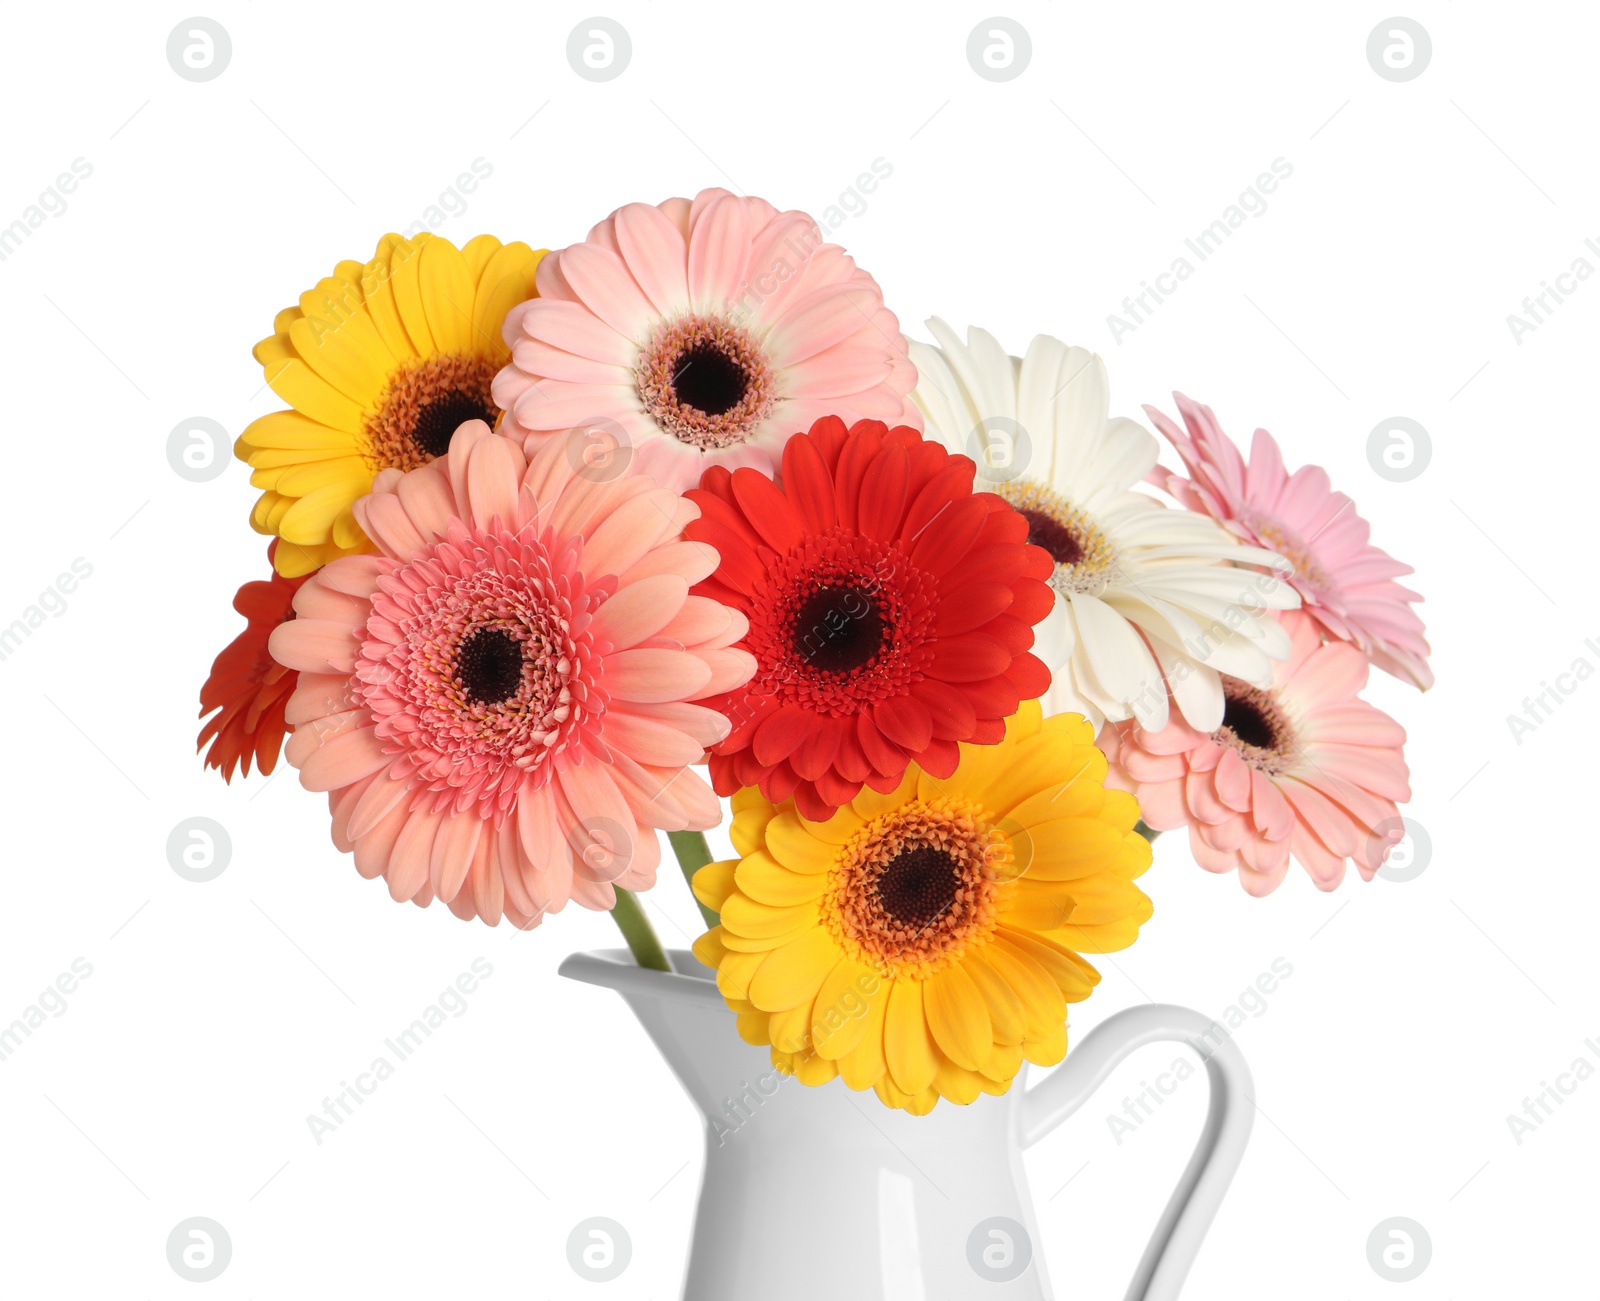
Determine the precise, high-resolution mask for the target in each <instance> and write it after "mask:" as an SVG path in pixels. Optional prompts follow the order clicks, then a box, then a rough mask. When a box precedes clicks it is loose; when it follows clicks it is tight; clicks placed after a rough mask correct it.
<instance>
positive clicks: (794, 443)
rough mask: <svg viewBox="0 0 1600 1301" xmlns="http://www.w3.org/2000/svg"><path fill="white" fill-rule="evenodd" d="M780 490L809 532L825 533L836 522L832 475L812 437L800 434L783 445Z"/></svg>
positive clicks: (837, 519)
mask: <svg viewBox="0 0 1600 1301" xmlns="http://www.w3.org/2000/svg"><path fill="white" fill-rule="evenodd" d="M820 423H821V421H818V424H820ZM840 427H841V428H842V427H843V422H842V421H841V422H840ZM783 491H784V493H785V495H786V496H787V497H788V498H789V500H790V502H791V503H792V504H793V505H794V507H795V509H796V510H797V511H799V513H800V518H801V519H803V520H804V521H805V525H806V528H807V529H809V530H810V531H811V532H813V533H825V532H827V531H828V530H829V529H831V528H832V527H833V526H834V525H835V524H837V523H838V522H839V517H838V515H837V514H836V513H835V512H834V509H833V476H832V475H831V474H829V473H828V466H827V463H826V462H825V461H824V460H823V459H822V453H821V452H819V451H818V450H817V443H816V440H815V439H812V438H807V437H806V436H805V435H801V436H800V437H798V438H791V439H790V440H789V441H788V442H787V443H785V444H784V445H783Z"/></svg>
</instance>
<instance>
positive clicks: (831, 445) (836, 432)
mask: <svg viewBox="0 0 1600 1301" xmlns="http://www.w3.org/2000/svg"><path fill="white" fill-rule="evenodd" d="M849 432H850V431H849V430H847V429H846V428H845V424H844V421H842V420H840V419H839V417H838V416H823V417H822V419H820V420H818V421H817V422H816V423H815V424H813V425H812V426H811V432H810V438H811V441H812V445H813V446H815V447H816V449H817V455H819V456H820V457H821V458H822V463H823V464H824V465H825V466H827V468H828V477H829V479H830V480H834V479H836V478H837V471H838V468H839V453H840V452H842V451H844V442H845V435H846V434H848V433H849ZM790 441H791V442H793V441H794V440H793V439H791V440H790Z"/></svg>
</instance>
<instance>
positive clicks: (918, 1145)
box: [561, 949, 1254, 1301]
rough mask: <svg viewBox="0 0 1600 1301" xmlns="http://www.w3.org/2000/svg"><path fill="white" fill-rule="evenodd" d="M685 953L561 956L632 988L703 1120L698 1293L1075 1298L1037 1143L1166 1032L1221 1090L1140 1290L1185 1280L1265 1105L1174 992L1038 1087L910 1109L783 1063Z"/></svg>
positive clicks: (643, 1020) (1156, 1294) (689, 1285)
mask: <svg viewBox="0 0 1600 1301" xmlns="http://www.w3.org/2000/svg"><path fill="white" fill-rule="evenodd" d="M671 957H672V962H673V965H674V968H675V970H674V971H673V972H671V973H666V972H659V971H650V970H646V969H644V968H641V967H639V966H637V965H636V964H635V963H634V961H633V958H632V956H631V955H630V954H629V953H628V952H627V950H625V949H618V950H606V951H601V952H595V953H578V954H573V955H572V956H571V957H569V958H568V959H566V961H565V962H563V963H562V966H561V973H562V974H563V975H565V976H569V977H571V978H572V979H575V980H581V981H584V982H587V983H589V984H594V985H601V986H604V987H606V988H610V989H614V990H616V991H617V992H618V993H619V994H621V995H622V997H623V998H624V999H625V1000H626V1001H627V1003H628V1005H629V1007H630V1008H631V1009H632V1010H633V1013H634V1015H635V1016H636V1017H637V1018H638V1019H639V1022H640V1024H641V1025H643V1027H644V1029H645V1031H646V1032H647V1033H648V1034H649V1036H650V1038H651V1040H652V1041H653V1042H654V1044H655V1046H656V1048H657V1050H658V1051H659V1052H660V1053H661V1055H662V1056H663V1057H664V1058H665V1059H666V1061H667V1064H668V1065H669V1066H670V1067H671V1069H672V1071H673V1073H674V1074H675V1075H676V1076H677V1077H678V1079H679V1081H680V1082H681V1083H682V1084H683V1087H684V1089H685V1090H686V1091H687V1092H688V1094H689V1097H690V1098H691V1099H692V1100H693V1101H694V1103H695V1105H696V1106H697V1107H698V1108H699V1110H700V1113H701V1116H702V1118H703V1120H704V1127H705V1145H706V1148H705V1167H704V1174H703V1177H702V1182H701V1187H700V1198H699V1205H698V1209H697V1211H696V1216H695V1228H694V1240H693V1242H692V1244H691V1246H690V1251H689V1262H688V1268H687V1275H686V1278H685V1281H684V1287H683V1293H682V1295H683V1297H684V1298H685V1301H750V1298H753V1297H759V1298H761V1299H762V1301H817V1299H818V1298H819V1297H823V1298H834V1299H836V1301H968V1299H969V1298H971V1299H973V1301H982V1299H989V1298H992V1299H993V1301H1050V1299H1051V1298H1058V1297H1059V1298H1060V1301H1068V1296H1069V1293H1067V1292H1059V1293H1058V1292H1056V1291H1053V1290H1052V1288H1051V1285H1050V1281H1049V1277H1048V1273H1047V1270H1046V1264H1045V1261H1044V1259H1043V1257H1042V1255H1041V1253H1040V1250H1039V1243H1040V1235H1039V1231H1038V1225H1037V1222H1036V1220H1035V1217H1034V1210H1033V1203H1032V1199H1031V1198H1030V1196H1029V1193H1028V1183H1027V1175H1026V1172H1025V1170H1024V1168H1023V1163H1022V1153H1023V1150H1024V1149H1025V1148H1026V1147H1028V1146H1029V1145H1031V1144H1032V1143H1035V1142H1037V1141H1038V1140H1039V1139H1040V1138H1042V1137H1044V1135H1046V1134H1047V1133H1049V1132H1050V1131H1051V1130H1052V1129H1054V1128H1055V1126H1056V1125H1058V1124H1059V1123H1060V1122H1061V1121H1062V1120H1064V1119H1065V1118H1066V1117H1067V1116H1069V1115H1070V1114H1072V1112H1073V1111H1075V1110H1077V1108H1078V1107H1079V1106H1080V1105H1081V1104H1082V1103H1083V1102H1084V1101H1085V1100H1086V1099H1087V1098H1088V1097H1089V1095H1090V1094H1091V1093H1092V1092H1093V1091H1094V1089H1095V1088H1096V1087H1097V1086H1098V1085H1099V1083H1100V1082H1101V1081H1102V1080H1103V1079H1104V1078H1105V1077H1106V1076H1107V1075H1108V1074H1109V1073H1110V1071H1111V1070H1112V1068H1113V1067H1114V1066H1115V1065H1116V1064H1117V1062H1119V1061H1121V1060H1122V1058H1124V1057H1125V1056H1127V1055H1128V1054H1129V1053H1130V1052H1132V1051H1133V1050H1134V1049H1136V1048H1138V1047H1140V1046H1142V1045H1144V1044H1147V1043H1153V1042H1158V1041H1175V1042H1180V1043H1186V1044H1189V1045H1190V1046H1191V1047H1193V1048H1195V1049H1196V1051H1198V1052H1199V1053H1200V1055H1201V1058H1202V1060H1204V1062H1205V1065H1206V1071H1207V1074H1208V1075H1209V1077H1210V1083H1211V1105H1210V1110H1209V1113H1208V1115H1207V1119H1206V1124H1205V1128H1204V1131H1203V1132H1202V1135H1201V1138H1200V1142H1199V1144H1198V1145H1197V1146H1196V1149H1195V1153H1194V1156H1193V1157H1192V1158H1191V1160H1190V1162H1189V1166H1188V1168H1187V1170H1186V1171H1185V1172H1184V1175H1183V1178H1182V1179H1181V1180H1180V1182H1179V1186H1178V1189H1177V1191H1176V1192H1175V1193H1174V1194H1173V1197H1172V1200H1171V1202H1170V1203H1169V1204H1168V1206H1167V1209H1166V1211H1165V1213H1164V1214H1163V1216H1162V1219H1161V1222H1160V1223H1159V1224H1158V1226H1157V1228H1156V1232H1155V1235H1154V1237H1153V1238H1152V1239H1151V1242H1150V1246H1149V1247H1148V1249H1147V1250H1146V1252H1145V1255H1144V1258H1143V1260H1142V1261H1141V1262H1140V1264H1139V1268H1138V1270H1137V1272H1136V1274H1135V1277H1134V1280H1133V1283H1132V1285H1131V1286H1130V1287H1129V1289H1128V1292H1127V1293H1126V1296H1127V1298H1128V1301H1169V1299H1170V1298H1174V1297H1177V1296H1178V1295H1179V1289H1180V1287H1181V1286H1182V1283H1183V1278H1184V1276H1185V1275H1186V1274H1187V1272H1188V1269H1189V1266H1190V1264H1191V1263H1192V1262H1193V1260H1194V1256H1195V1254H1196V1252H1197V1251H1198V1250H1199V1247H1200V1242H1201V1239H1202V1238H1203V1236H1204V1234H1205V1231H1206V1229H1207V1227H1209V1225H1210V1223H1211V1220H1212V1217H1213V1216H1214V1215H1215V1213H1216V1210H1217V1207H1218V1205H1219V1204H1220V1203H1221V1200H1222V1196H1223V1193H1224V1192H1225V1191H1226V1189H1227V1185H1228V1181H1229V1180H1230V1179H1231V1178H1232V1175H1233V1172H1234V1170H1235V1169H1236V1168H1237V1166H1238V1163H1239V1160H1240V1158H1241V1157H1242V1156H1243V1153H1244V1148H1245V1144H1246V1142H1247V1140H1248V1138H1249V1132H1250V1121H1251V1117H1252V1116H1253V1114H1254V1106H1253V1103H1252V1101H1251V1097H1250V1095H1251V1093H1252V1092H1253V1090H1252V1087H1251V1084H1250V1074H1249V1070H1248V1068H1247V1067H1246V1066H1245V1064H1244V1060H1243V1058H1242V1057H1241V1056H1240V1055H1239V1051H1238V1049H1237V1048H1236V1047H1235V1046H1234V1044H1233V1042H1232V1040H1231V1039H1230V1038H1229V1037H1228V1036H1227V1034H1226V1032H1225V1031H1223V1030H1222V1029H1221V1027H1220V1026H1217V1025H1215V1023H1213V1022H1211V1021H1210V1020H1209V1019H1208V1018H1206V1017H1203V1016H1201V1015H1200V1014H1199V1013H1197V1012H1192V1011H1190V1010H1188V1009H1187V1008H1181V1007H1172V1006H1167V1005H1161V1004H1151V1005H1147V1006H1144V1007H1139V1008H1134V1009H1131V1010H1129V1011H1126V1012H1121V1013H1118V1014H1117V1015H1116V1016H1113V1017H1111V1018H1109V1019H1108V1020H1107V1021H1105V1022H1104V1023H1102V1024H1101V1025H1100V1026H1098V1027H1096V1029H1095V1030H1093V1031H1092V1032H1091V1033H1090V1034H1088V1035H1086V1036H1085V1037H1084V1038H1083V1040H1082V1041H1081V1042H1079V1043H1077V1044H1076V1045H1075V1046H1074V1047H1073V1048H1072V1049H1071V1050H1070V1051H1069V1053H1068V1055H1067V1060H1066V1061H1065V1062H1064V1063H1062V1065H1061V1066H1060V1067H1059V1068H1057V1069H1056V1070H1055V1071H1054V1072H1052V1073H1051V1074H1050V1075H1049V1076H1047V1077H1045V1078H1044V1079H1043V1080H1042V1081H1041V1082H1040V1083H1038V1084H1037V1085H1035V1086H1034V1087H1033V1088H1031V1089H1030V1088H1028V1087H1026V1079H1025V1078H1024V1077H1023V1076H1019V1077H1018V1079H1017V1081H1016V1083H1015V1084H1014V1085H1013V1086H1012V1088H1011V1089H1010V1091H1009V1092H1008V1093H1006V1094H1004V1095H1002V1096H1000V1097H990V1096H984V1097H980V1098H979V1099H978V1100H977V1101H976V1102H974V1103H972V1104H971V1105H970V1106H965V1107H962V1106H954V1105H950V1104H948V1103H945V1102H941V1103H940V1104H939V1105H938V1106H937V1107H935V1108H934V1110H933V1111H932V1112H931V1113H930V1114H929V1115H927V1116H913V1115H910V1114H908V1113H906V1112H902V1111H895V1110H892V1109H890V1108H888V1107H885V1106H883V1105H882V1104H881V1103H880V1102H879V1101H878V1100H877V1098H876V1097H875V1096H874V1095H873V1094H872V1093H870V1092H867V1093H855V1092H852V1091H851V1090H850V1089H847V1088H846V1087H845V1086H844V1084H843V1083H842V1082H841V1081H838V1080H835V1081H834V1082H833V1083H831V1084H828V1085H825V1086H823V1087H821V1088H810V1087H808V1086H806V1085H803V1084H801V1083H799V1081H797V1080H794V1079H792V1078H789V1077H786V1076H784V1075H781V1074H779V1073H778V1072H776V1071H775V1070H774V1069H773V1067H772V1064H771V1061H770V1060H769V1058H768V1054H767V1050H766V1049H765V1048H761V1047H755V1046H752V1045H750V1044H747V1043H745V1042H744V1041H743V1040H741V1039H740V1038H739V1036H738V1035H737V1033H735V1030H734V1018H733V1014H732V1013H731V1012H730V1011H729V1010H728V1008H727V1006H726V1004H724V1002H723V1000H722V997H721V995H720V994H719V993H718V992H717V988H716V984H715V980H714V973H713V972H711V971H709V970H708V969H707V968H705V967H703V966H701V965H700V964H699V963H698V962H696V961H695V959H694V957H693V956H692V955H691V954H689V953H686V952H682V951H675V952H674V953H673V954H672V955H671Z"/></svg>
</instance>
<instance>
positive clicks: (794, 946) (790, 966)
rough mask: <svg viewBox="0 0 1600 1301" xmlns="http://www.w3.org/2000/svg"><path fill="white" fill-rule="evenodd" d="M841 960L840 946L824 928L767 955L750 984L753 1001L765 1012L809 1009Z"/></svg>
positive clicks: (815, 928) (812, 931)
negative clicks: (797, 1008) (803, 1007)
mask: <svg viewBox="0 0 1600 1301" xmlns="http://www.w3.org/2000/svg"><path fill="white" fill-rule="evenodd" d="M838 961H839V946H838V945H837V944H836V943H835V942H834V939H833V936H831V935H829V934H828V932H827V931H825V930H823V929H822V927H820V926H818V927H814V928H813V929H811V930H809V931H806V932H805V934H803V935H802V936H801V937H800V938H799V939H797V940H794V941H792V942H791V943H789V944H785V945H784V946H783V947H782V948H781V949H774V950H773V951H772V952H771V953H770V954H768V955H767V960H766V961H765V962H763V963H762V964H761V967H760V969H759V970H758V971H757V972H756V974H755V977H754V978H753V979H752V980H751V981H750V994H749V998H750V1001H751V1002H752V1003H754V1004H755V1005H756V1006H757V1007H758V1008H760V1009H761V1010H762V1011H763V1012H781V1011H785V1010H786V1009H788V1008H791V1007H796V1006H798V1005H800V1004H802V1003H803V1004H805V1005H806V1006H807V1007H809V1006H810V1005H811V1003H812V1001H813V1000H814V999H815V998H816V996H817V990H818V989H820V988H821V987H822V982H823V980H824V979H825V978H826V977H827V975H828V973H829V972H830V971H832V970H833V968H834V966H835V965H836V964H837V963H838Z"/></svg>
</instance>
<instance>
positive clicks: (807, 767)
mask: <svg viewBox="0 0 1600 1301" xmlns="http://www.w3.org/2000/svg"><path fill="white" fill-rule="evenodd" d="M848 726H849V724H848V723H845V722H843V721H842V720H840V719H835V718H816V717H815V716H813V718H812V721H811V725H810V727H809V728H808V730H807V732H806V738H805V741H804V742H803V743H802V744H801V745H800V746H799V748H798V749H796V750H795V751H794V753H793V754H791V755H790V756H789V762H790V763H791V764H793V765H794V770H795V771H796V772H797V773H799V774H800V776H801V777H803V778H805V779H806V780H807V781H814V782H820V781H821V780H822V775H823V774H824V773H826V772H828V771H829V770H830V769H831V767H832V765H833V756H834V755H835V754H837V753H838V751H839V734H840V733H841V732H843V731H844V730H845V729H846V728H847V727H848Z"/></svg>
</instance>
